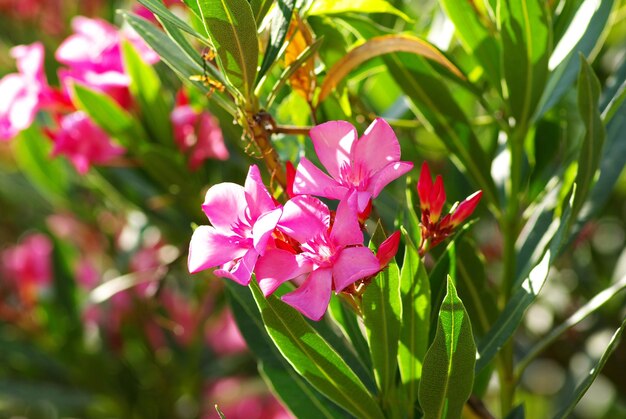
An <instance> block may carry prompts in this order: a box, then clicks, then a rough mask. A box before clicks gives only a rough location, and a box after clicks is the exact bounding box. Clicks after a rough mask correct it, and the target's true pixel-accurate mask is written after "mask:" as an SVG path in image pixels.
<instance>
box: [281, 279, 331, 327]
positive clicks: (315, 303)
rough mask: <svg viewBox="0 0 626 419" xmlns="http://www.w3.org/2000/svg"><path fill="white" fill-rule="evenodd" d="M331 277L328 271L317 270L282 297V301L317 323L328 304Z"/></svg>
mask: <svg viewBox="0 0 626 419" xmlns="http://www.w3.org/2000/svg"><path fill="white" fill-rule="evenodd" d="M332 277H333V274H332V271H331V270H330V269H317V270H315V271H313V272H311V274H310V275H309V277H308V278H307V279H306V281H304V284H302V285H301V286H300V287H299V288H298V289H297V290H295V291H293V292H290V293H289V294H285V295H283V297H282V300H283V301H284V302H286V303H287V304H289V305H290V306H292V307H293V308H295V309H296V310H298V311H299V312H300V313H302V314H304V315H305V316H306V317H308V318H309V319H311V320H315V321H318V320H319V319H321V318H322V316H324V313H326V309H327V308H328V303H329V302H330V295H331V292H332Z"/></svg>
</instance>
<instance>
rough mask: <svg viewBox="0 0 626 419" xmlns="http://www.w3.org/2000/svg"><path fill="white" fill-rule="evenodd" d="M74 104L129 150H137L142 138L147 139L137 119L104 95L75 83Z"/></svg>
mask: <svg viewBox="0 0 626 419" xmlns="http://www.w3.org/2000/svg"><path fill="white" fill-rule="evenodd" d="M72 102H73V103H74V105H76V107H77V108H78V109H80V110H82V111H83V112H85V113H86V114H87V115H89V117H90V118H91V119H93V121H94V122H95V123H96V124H97V125H98V126H99V127H100V128H102V129H103V130H105V131H106V132H107V133H108V134H109V135H111V136H113V137H115V138H116V139H117V140H119V141H120V143H121V144H122V145H123V146H124V147H126V148H128V149H129V150H132V149H134V148H136V145H137V144H139V143H140V140H141V138H145V133H144V132H143V129H142V128H141V126H140V125H139V124H137V121H136V120H135V118H134V117H133V116H132V115H131V114H130V113H128V112H127V111H126V110H125V109H123V108H122V107H121V106H120V105H118V104H117V102H115V101H114V100H113V99H111V98H110V97H109V96H107V95H105V94H103V93H99V92H96V91H94V90H91V89H88V88H87V87H84V86H81V85H80V84H78V83H74V84H73V85H72Z"/></svg>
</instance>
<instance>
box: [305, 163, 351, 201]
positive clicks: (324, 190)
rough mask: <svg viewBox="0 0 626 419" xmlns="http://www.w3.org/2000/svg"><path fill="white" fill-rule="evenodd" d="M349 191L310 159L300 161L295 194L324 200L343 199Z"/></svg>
mask: <svg viewBox="0 0 626 419" xmlns="http://www.w3.org/2000/svg"><path fill="white" fill-rule="evenodd" d="M347 191H348V189H347V188H346V187H344V186H341V184H340V183H339V182H337V181H336V180H335V179H333V178H331V177H329V176H328V175H327V174H326V173H324V172H322V171H321V170H320V169H318V168H317V166H315V165H314V164H313V163H311V162H310V161H309V160H308V159H306V158H304V157H303V158H302V159H300V164H298V169H297V170H296V176H295V179H294V183H293V192H294V193H295V194H298V195H304V194H307V195H315V196H321V197H324V198H331V199H341V198H343V196H344V195H345V194H346V192H347Z"/></svg>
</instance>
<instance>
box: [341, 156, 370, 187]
mask: <svg viewBox="0 0 626 419" xmlns="http://www.w3.org/2000/svg"><path fill="white" fill-rule="evenodd" d="M340 176H341V180H342V183H343V184H344V185H346V186H348V187H351V186H353V187H355V188H356V189H357V190H358V191H365V190H367V187H368V185H369V180H370V171H369V170H368V169H367V167H365V166H364V165H363V164H362V163H355V162H353V163H351V164H350V163H343V164H342V165H341V169H340Z"/></svg>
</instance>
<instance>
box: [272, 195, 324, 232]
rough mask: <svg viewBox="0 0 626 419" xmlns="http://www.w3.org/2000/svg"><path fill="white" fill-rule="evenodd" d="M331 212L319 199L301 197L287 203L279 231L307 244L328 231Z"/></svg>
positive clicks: (279, 223) (306, 196)
mask: <svg viewBox="0 0 626 419" xmlns="http://www.w3.org/2000/svg"><path fill="white" fill-rule="evenodd" d="M329 225H330V211H329V210H328V207H327V206H326V205H325V204H324V203H323V202H322V201H320V200H319V199H317V198H313V197H312V196H309V195H299V196H296V197H295V198H292V199H290V200H289V201H287V203H286V204H285V206H284V207H283V215H282V217H281V218H280V221H279V222H278V228H279V230H281V231H283V232H284V233H286V234H288V235H289V236H291V237H293V238H294V239H296V240H297V241H298V242H300V243H305V242H306V241H307V240H309V239H310V238H311V237H315V236H317V235H319V234H321V233H322V232H323V231H325V230H327V229H328V226H329Z"/></svg>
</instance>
